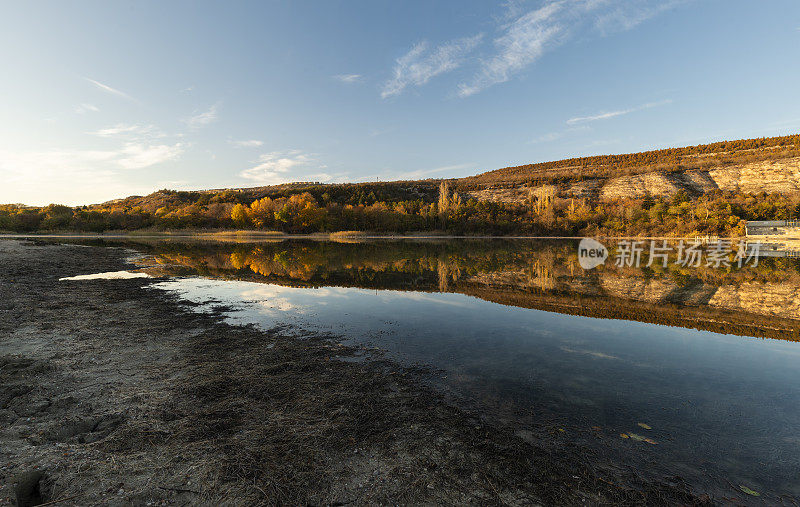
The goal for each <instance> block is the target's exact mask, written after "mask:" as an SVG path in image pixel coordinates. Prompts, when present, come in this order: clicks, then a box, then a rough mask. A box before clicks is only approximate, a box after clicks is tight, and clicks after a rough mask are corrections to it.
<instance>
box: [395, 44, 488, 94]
mask: <svg viewBox="0 0 800 507" xmlns="http://www.w3.org/2000/svg"><path fill="white" fill-rule="evenodd" d="M482 38H483V35H482V34H478V35H475V36H473V37H464V38H461V39H455V40H452V41H449V42H447V43H445V44H442V45H441V46H438V47H435V48H433V49H430V50H429V48H428V43H427V42H425V41H423V42H420V43H418V44H416V45H414V47H412V48H411V50H410V51H409V52H408V53H406V54H405V55H403V56H401V57H400V58H398V59H397V60H396V61H395V66H394V71H393V74H394V76H393V77H392V79H390V80H389V81H387V82H386V84H385V85H384V86H383V90H382V91H381V97H382V98H384V99H385V98H387V97H392V96H395V95H399V94H400V93H402V92H403V90H405V89H406V88H407V87H409V86H421V85H424V84H425V83H427V82H428V81H430V80H431V78H433V77H435V76H438V75H439V74H442V73H445V72H449V71H451V70H454V69H456V68H458V67H459V66H460V65H461V64H462V63H463V62H464V58H465V57H466V55H467V54H469V53H470V52H471V51H472V50H473V49H475V47H477V45H478V44H479V43H480V41H481V39H482Z"/></svg>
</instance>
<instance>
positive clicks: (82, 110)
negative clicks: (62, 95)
mask: <svg viewBox="0 0 800 507" xmlns="http://www.w3.org/2000/svg"><path fill="white" fill-rule="evenodd" d="M98 111H100V108H99V107H97V106H95V105H94V104H87V103H84V104H78V105H77V106H75V112H76V113H78V114H86V113H88V112H92V113H96V112H98Z"/></svg>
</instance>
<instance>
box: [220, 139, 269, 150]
mask: <svg viewBox="0 0 800 507" xmlns="http://www.w3.org/2000/svg"><path fill="white" fill-rule="evenodd" d="M228 142H229V143H230V144H232V145H233V146H235V147H237V148H258V147H259V146H261V145H262V144H264V141H259V140H258V139H249V140H243V141H228Z"/></svg>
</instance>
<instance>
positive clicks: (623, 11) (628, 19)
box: [594, 0, 691, 35]
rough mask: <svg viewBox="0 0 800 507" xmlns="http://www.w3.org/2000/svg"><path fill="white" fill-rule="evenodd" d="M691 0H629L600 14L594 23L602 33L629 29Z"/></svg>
mask: <svg viewBox="0 0 800 507" xmlns="http://www.w3.org/2000/svg"><path fill="white" fill-rule="evenodd" d="M689 1H691V0H662V1H659V2H653V1H649V0H629V1H626V2H624V3H622V4H620V5H618V6H615V7H613V8H611V9H610V10H608V11H606V12H603V13H602V14H600V15H599V16H598V17H597V18H596V20H595V23H594V26H595V28H597V29H598V30H599V31H600V33H601V34H602V35H609V34H612V33H615V32H622V31H625V30H630V29H632V28H634V27H636V26H637V25H639V24H641V23H644V22H645V21H647V20H648V19H651V18H654V17H656V16H657V15H659V14H661V13H663V12H666V11H668V10H670V9H673V8H675V7H677V6H679V5H681V4H685V3H688V2H689Z"/></svg>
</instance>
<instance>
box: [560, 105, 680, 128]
mask: <svg viewBox="0 0 800 507" xmlns="http://www.w3.org/2000/svg"><path fill="white" fill-rule="evenodd" d="M670 103H672V101H671V100H662V101H659V102H648V103H647V104H642V105H641V106H637V107H631V108H629V109H620V110H617V111H607V112H603V113H598V114H594V115H590V116H577V117H575V118H570V119H569V120H567V121H566V123H567V125H578V124H582V123H590V122H593V121H599V120H610V119H611V118H616V117H618V116H623V115H626V114H630V113H635V112H637V111H642V110H645V109H650V108H653V107H658V106H664V105H667V104H670Z"/></svg>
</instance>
